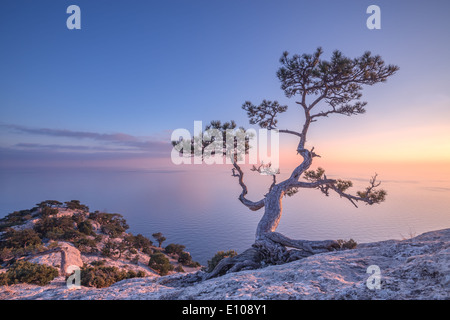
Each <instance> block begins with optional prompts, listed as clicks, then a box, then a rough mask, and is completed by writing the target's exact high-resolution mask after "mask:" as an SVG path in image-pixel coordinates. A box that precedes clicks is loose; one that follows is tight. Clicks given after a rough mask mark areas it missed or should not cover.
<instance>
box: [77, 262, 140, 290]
mask: <svg viewBox="0 0 450 320" xmlns="http://www.w3.org/2000/svg"><path fill="white" fill-rule="evenodd" d="M80 271H81V274H80V276H81V285H82V286H85V287H96V288H104V287H109V286H110V285H112V284H113V283H116V282H118V281H121V280H124V279H130V278H135V277H141V276H143V275H142V273H139V272H138V273H136V272H134V271H124V270H120V269H119V268H117V267H107V266H96V267H91V266H84V267H82V268H81V270H80ZM144 276H145V274H144Z"/></svg>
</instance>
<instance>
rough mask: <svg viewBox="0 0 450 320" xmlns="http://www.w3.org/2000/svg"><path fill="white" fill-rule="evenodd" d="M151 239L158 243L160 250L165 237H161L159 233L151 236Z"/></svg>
mask: <svg viewBox="0 0 450 320" xmlns="http://www.w3.org/2000/svg"><path fill="white" fill-rule="evenodd" d="M152 237H153V238H155V240H156V241H158V246H159V247H160V248H161V244H162V243H163V242H164V241H166V237H164V236H163V235H162V233H161V232H156V233H154V234H152Z"/></svg>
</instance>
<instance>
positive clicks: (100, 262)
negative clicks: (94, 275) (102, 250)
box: [91, 260, 106, 267]
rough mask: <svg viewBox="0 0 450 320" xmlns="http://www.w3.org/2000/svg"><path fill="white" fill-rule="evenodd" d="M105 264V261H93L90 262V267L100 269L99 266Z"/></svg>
mask: <svg viewBox="0 0 450 320" xmlns="http://www.w3.org/2000/svg"><path fill="white" fill-rule="evenodd" d="M105 263H106V260H95V261H92V262H91V266H94V267H101V266H104V265H105Z"/></svg>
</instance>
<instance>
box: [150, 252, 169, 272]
mask: <svg viewBox="0 0 450 320" xmlns="http://www.w3.org/2000/svg"><path fill="white" fill-rule="evenodd" d="M148 266H149V267H150V268H152V269H154V270H156V271H158V273H159V275H161V276H165V275H166V274H168V273H169V271H172V270H173V265H171V264H170V261H169V259H168V258H167V257H166V255H165V254H163V253H161V252H156V253H154V254H152V255H151V256H150V260H149V262H148Z"/></svg>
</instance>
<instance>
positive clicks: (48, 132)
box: [1, 124, 170, 153]
mask: <svg viewBox="0 0 450 320" xmlns="http://www.w3.org/2000/svg"><path fill="white" fill-rule="evenodd" d="M1 126H2V127H5V128H8V129H10V130H11V131H13V132H16V133H24V134H30V135H42V136H48V137H63V138H73V139H77V140H81V139H89V140H92V141H98V142H107V143H108V144H113V145H117V146H122V147H127V148H129V149H130V150H129V151H132V149H134V150H135V151H142V152H150V153H154V152H166V153H167V151H168V150H170V149H169V148H170V143H168V142H165V141H155V140H144V139H142V138H138V137H135V136H132V135H129V134H126V133H113V134H107V133H98V132H88V131H72V130H66V129H50V128H30V127H25V126H19V125H11V124H1ZM16 147H22V148H43V149H48V148H51V147H55V148H57V149H72V150H75V149H78V150H83V149H84V150H102V148H104V147H90V146H63V145H57V144H54V145H43V144H42V145H40V144H29V143H19V144H16ZM110 150H112V149H110ZM116 151H121V150H117V149H116Z"/></svg>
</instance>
